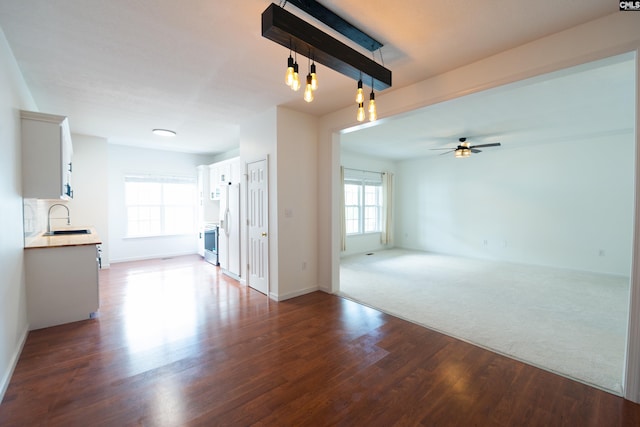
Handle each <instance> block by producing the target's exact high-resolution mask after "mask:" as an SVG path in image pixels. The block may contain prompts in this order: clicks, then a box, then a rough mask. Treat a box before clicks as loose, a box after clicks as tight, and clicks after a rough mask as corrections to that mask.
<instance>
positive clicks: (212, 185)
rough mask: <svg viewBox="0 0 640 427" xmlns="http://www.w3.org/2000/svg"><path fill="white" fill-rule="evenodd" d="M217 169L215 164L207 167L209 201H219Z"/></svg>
mask: <svg viewBox="0 0 640 427" xmlns="http://www.w3.org/2000/svg"><path fill="white" fill-rule="evenodd" d="M218 174H219V169H218V165H217V164H216V163H214V164H212V165H209V199H211V200H220V182H219V179H220V178H219V176H218Z"/></svg>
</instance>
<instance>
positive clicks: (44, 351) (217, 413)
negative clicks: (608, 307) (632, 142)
mask: <svg viewBox="0 0 640 427" xmlns="http://www.w3.org/2000/svg"><path fill="white" fill-rule="evenodd" d="M100 278H101V289H100V292H101V293H100V297H101V308H100V315H99V317H98V318H97V319H94V320H86V321H83V322H76V323H72V324H68V325H63V326H58V327H53V328H47V329H41V330H38V331H33V332H31V333H30V334H29V337H28V339H27V342H26V345H25V348H24V351H23V353H22V355H21V357H20V360H19V363H18V366H17V368H16V371H15V373H14V375H13V378H12V380H11V383H10V385H9V388H8V390H7V393H6V395H5V397H4V400H3V402H2V404H1V405H0V426H40V425H42V426H88V425H90V426H136V425H140V426H183V425H188V426H213V425H230V426H248V425H261V426H325V425H326V426H334V425H342V426H391V425H399V426H409V425H425V426H640V405H636V404H633V403H631V402H629V401H625V400H624V399H622V398H620V397H617V396H614V395H611V394H609V393H606V392H603V391H600V390H597V389H594V388H591V387H589V386H586V385H583V384H581V383H578V382H575V381H572V380H569V379H566V378H563V377H560V376H557V375H554V374H551V373H549V372H546V371H543V370H540V369H537V368H534V367H531V366H528V365H525V364H523V363H520V362H517V361H514V360H511V359H508V358H506V357H503V356H500V355H498V354H495V353H492V352H489V351H486V350H483V349H481V348H478V347H475V346H473V345H470V344H467V343H464V342H462V341H458V340H456V339H453V338H450V337H447V336H445V335H442V334H439V333H437V332H434V331H431V330H429V329H426V328H423V327H420V326H417V325H414V324H412V323H409V322H406V321H403V320H400V319H397V318H394V317H392V316H388V315H385V314H382V313H380V312H378V311H376V310H373V309H370V308H367V307H365V306H362V305H359V304H356V303H354V302H351V301H348V300H345V299H342V298H340V297H336V296H333V295H328V294H325V293H322V292H316V293H313V294H309V295H305V296H302V297H299V298H295V299H292V300H289V301H284V302H280V303H275V302H272V301H269V300H268V298H267V297H265V296H264V295H262V294H260V293H258V292H255V291H253V290H251V289H250V288H247V287H244V286H241V285H239V284H238V283H237V282H236V281H234V280H232V279H229V278H227V277H226V276H224V275H222V274H220V273H219V272H218V270H217V269H216V268H215V267H213V266H211V265H209V264H207V263H205V262H203V261H201V260H200V259H199V258H198V257H179V258H175V259H167V260H155V261H143V262H134V263H123V264H115V265H113V266H112V267H111V268H110V269H108V270H102V271H101V276H100Z"/></svg>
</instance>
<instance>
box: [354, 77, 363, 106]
mask: <svg viewBox="0 0 640 427" xmlns="http://www.w3.org/2000/svg"><path fill="white" fill-rule="evenodd" d="M363 102H364V91H363V90H362V77H360V80H358V90H357V91H356V103H357V104H362V103H363Z"/></svg>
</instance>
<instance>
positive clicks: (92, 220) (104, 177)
mask: <svg viewBox="0 0 640 427" xmlns="http://www.w3.org/2000/svg"><path fill="white" fill-rule="evenodd" d="M69 120H70V121H72V119H69ZM70 125H71V126H73V123H70ZM71 140H72V142H73V176H72V180H73V181H72V184H73V185H72V186H73V200H70V201H69V202H68V206H69V213H70V215H71V224H72V225H73V226H93V227H95V229H96V231H97V232H98V234H99V236H100V238H101V239H102V245H101V246H102V267H103V268H105V267H108V266H109V242H108V237H109V217H108V210H109V204H108V199H107V191H106V189H107V188H108V182H109V168H108V144H107V140H106V139H104V138H99V137H95V136H87V135H79V134H72V135H71Z"/></svg>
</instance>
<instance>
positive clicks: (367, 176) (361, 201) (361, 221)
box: [343, 168, 384, 236]
mask: <svg viewBox="0 0 640 427" xmlns="http://www.w3.org/2000/svg"><path fill="white" fill-rule="evenodd" d="M349 171H350V172H351V173H348V176H347V172H346V168H345V178H344V189H343V191H344V199H345V200H344V210H345V212H344V218H345V234H346V235H347V236H358V235H365V234H374V233H381V232H382V231H383V230H382V227H383V224H382V213H383V209H384V201H383V194H382V173H381V172H366V171H356V170H349ZM358 172H360V175H361V176H357V175H358ZM347 186H357V187H358V190H357V192H358V194H357V199H358V203H357V205H355V204H353V203H350V204H348V203H347V198H349V194H351V192H350V191H349V190H348V189H347ZM368 188H376V194H375V198H376V203H374V204H367V189H368ZM351 198H353V197H351ZM350 201H351V200H350ZM354 208H357V212H358V213H357V221H358V226H357V228H358V230H357V231H349V230H350V226H349V222H350V221H351V222H353V218H352V216H350V215H349V210H350V209H354ZM371 208H374V209H375V211H376V214H375V215H374V216H375V221H376V226H375V230H371V229H367V226H366V224H367V221H368V220H370V219H371V217H370V216H367V210H368V209H371ZM351 230H353V228H352V227H351Z"/></svg>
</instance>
